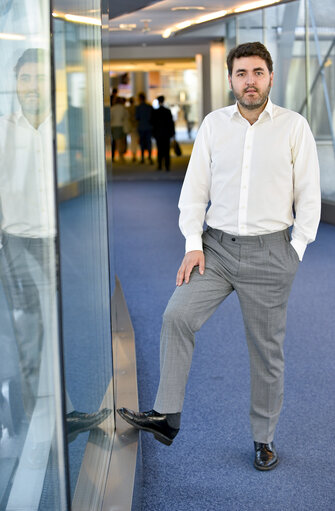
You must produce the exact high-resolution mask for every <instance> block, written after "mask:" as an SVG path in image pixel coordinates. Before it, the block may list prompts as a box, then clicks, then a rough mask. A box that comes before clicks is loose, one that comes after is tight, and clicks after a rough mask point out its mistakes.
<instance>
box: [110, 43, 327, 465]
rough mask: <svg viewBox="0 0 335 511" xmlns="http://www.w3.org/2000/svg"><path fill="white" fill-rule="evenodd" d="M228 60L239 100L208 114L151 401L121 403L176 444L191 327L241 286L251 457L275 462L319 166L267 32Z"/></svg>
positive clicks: (186, 199)
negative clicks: (284, 90) (133, 406)
mask: <svg viewBox="0 0 335 511" xmlns="http://www.w3.org/2000/svg"><path fill="white" fill-rule="evenodd" d="M227 64H228V79H229V84H230V87H231V90H232V91H233V93H234V96H235V98H236V104H235V105H232V106H229V107H226V108H221V109H219V110H216V111H214V112H212V113H211V114H209V115H208V116H207V117H206V118H205V120H204V122H203V123H202V126H201V127H200V129H199V132H198V135H197V138H196V141H195V144H194V148H193V152H192V156H191V159H190V163H189V167H188V170H187V174H186V177H185V181H184V184H183V188H182V192H181V197H180V201H179V208H180V211H181V213H180V228H181V230H182V232H183V234H184V236H185V237H186V255H185V257H184V259H183V261H182V264H181V266H180V268H179V271H178V274H177V288H176V290H175V292H174V294H173V296H172V298H171V300H170V302H169V304H168V306H167V309H166V311H165V314H164V321H163V327H162V335H161V377H160V384H159V388H158V393H157V396H156V401H155V404H154V409H153V410H150V411H149V412H144V413H135V412H132V411H130V410H127V409H120V410H119V413H120V415H121V417H123V418H124V419H125V420H126V421H127V422H129V423H130V424H132V425H133V426H135V427H137V428H140V429H143V430H146V431H150V432H152V433H154V435H155V437H156V438H157V439H158V440H160V441H162V442H164V443H166V444H171V443H172V441H173V439H174V437H175V436H176V435H177V433H178V431H179V420H180V412H181V411H182V405H183V399H184V391H185V385H186V381H187V376H188V372H189V368H190V364H191V358H192V353H193V347H194V333H195V332H196V331H197V330H199V328H200V327H201V325H202V324H203V323H204V322H205V321H206V320H207V319H208V317H209V316H210V315H211V314H212V313H213V312H214V310H215V309H216V308H217V307H218V305H219V304H220V303H221V302H222V301H223V300H224V299H225V298H226V297H227V296H228V295H229V294H230V293H231V292H232V291H236V293H237V295H238V298H239V302H240V306H241V309H242V314H243V320H244V324H245V331H246V338H247V344H248V348H249V355H250V377H251V407H250V421H251V430H252V435H253V440H254V448H255V460H254V466H255V467H256V468H257V469H259V470H270V469H272V468H274V467H275V466H276V465H277V463H278V455H277V452H276V449H275V447H274V443H273V438H274V433H275V428H276V424H277V421H278V418H279V413H280V410H281V406H282V400H283V374H284V359H283V342H284V335H285V327H286V307H287V301H288V297H289V292H290V289H291V285H292V282H293V279H294V275H295V273H296V270H297V267H298V264H299V260H300V261H301V260H302V258H303V254H304V251H305V248H306V245H307V244H308V243H309V242H311V241H313V240H314V239H315V236H316V231H317V227H318V223H319V218H320V186H319V167H318V159H317V152H316V145H315V141H314V139H313V136H312V134H311V131H310V129H309V126H308V124H307V122H306V120H305V119H304V118H303V117H302V116H300V115H299V114H297V113H295V112H292V111H289V110H287V109H284V108H281V107H279V106H276V105H274V104H273V103H272V102H271V100H270V99H269V93H270V90H271V87H272V83H273V70H272V59H271V56H270V54H269V52H268V51H267V49H266V48H265V47H264V46H263V45H262V44H261V43H259V42H255V43H245V44H241V45H239V46H237V47H236V48H234V49H232V50H231V51H230V53H229V55H228V58H227ZM209 201H210V203H211V205H210V207H209V209H208V211H206V209H207V205H208V202H209ZM293 206H294V211H295V216H293ZM204 220H205V221H206V223H207V225H208V228H207V230H206V231H205V232H204V233H203V232H202V227H203V222H204ZM291 225H293V229H292V238H291V239H290V234H289V231H288V228H289V227H290V226H291Z"/></svg>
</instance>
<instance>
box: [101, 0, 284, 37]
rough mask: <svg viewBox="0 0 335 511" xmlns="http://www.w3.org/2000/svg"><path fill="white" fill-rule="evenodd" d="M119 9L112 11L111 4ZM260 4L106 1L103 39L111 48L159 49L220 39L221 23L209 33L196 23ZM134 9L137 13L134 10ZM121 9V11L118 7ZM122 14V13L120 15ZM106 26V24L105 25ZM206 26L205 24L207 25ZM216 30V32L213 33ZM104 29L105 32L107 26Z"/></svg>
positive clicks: (251, 1) (245, 0)
mask: <svg viewBox="0 0 335 511" xmlns="http://www.w3.org/2000/svg"><path fill="white" fill-rule="evenodd" d="M280 1H281V0H277V1H276V0H273V1H272V2H271V0H264V3H266V4H267V5H269V4H270V3H279V2H280ZM116 3H117V4H118V7H115V6H114V7H113V4H116ZM261 3H263V2H261V1H257V2H255V1H254V0H209V1H207V0H200V1H197V0H160V1H148V0H143V1H140V0H122V2H116V1H115V0H109V5H110V12H109V17H110V18H111V19H109V21H108V22H107V23H108V36H107V37H105V38H104V40H105V43H104V44H106V45H109V46H110V47H112V46H118V47H119V46H157V45H159V46H161V45H169V44H178V45H179V44H193V43H195V42H197V43H199V42H201V40H202V39H204V40H205V39H206V40H209V39H214V38H215V37H220V35H221V37H222V36H223V34H222V23H220V22H218V21H216V22H215V21H211V22H210V25H211V30H204V29H203V28H202V29H201V30H199V28H200V26H201V27H204V24H201V25H200V24H199V23H195V22H196V21H199V18H201V17H203V16H209V15H212V14H213V13H216V12H218V11H221V13H222V11H223V10H227V11H229V12H232V11H233V9H238V8H246V9H248V10H249V9H250V6H252V5H253V6H255V5H260V4H261ZM135 5H136V9H134V7H135ZM121 6H122V7H121ZM139 6H141V8H139ZM121 11H123V13H122V14H121ZM105 23H106V22H105ZM181 23H184V24H185V25H187V24H190V23H194V25H193V26H191V27H187V28H186V29H184V30H177V31H175V26H176V25H177V24H181ZM207 25H208V23H207ZM216 27H217V29H216ZM104 28H106V29H107V26H106V24H105V25H104ZM169 28H170V29H171V35H170V37H168V38H164V37H163V36H162V34H163V33H164V32H165V31H166V30H167V29H169Z"/></svg>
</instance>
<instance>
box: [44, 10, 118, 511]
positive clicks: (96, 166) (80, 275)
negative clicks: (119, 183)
mask: <svg viewBox="0 0 335 511" xmlns="http://www.w3.org/2000/svg"><path fill="white" fill-rule="evenodd" d="M78 4H80V5H78V7H77V8H76V9H74V6H73V5H71V7H69V8H66V9H64V2H58V1H57V0H56V1H54V2H53V9H54V12H53V34H54V40H53V43H54V60H55V86H56V97H55V100H56V105H55V106H56V133H57V175H58V186H59V196H60V198H62V199H63V200H62V201H61V202H60V204H59V234H60V268H61V291H62V327H63V343H64V360H65V381H66V393H67V410H66V411H67V415H66V420H67V422H68V421H70V422H71V420H72V418H73V419H74V420H76V418H77V417H78V420H79V422H81V421H82V422H83V424H82V427H80V428H79V432H80V434H79V435H78V434H77V431H78V430H77V429H76V428H75V431H74V434H72V433H73V431H72V429H71V428H72V427H71V425H70V424H68V426H69V427H70V430H68V431H70V434H69V435H68V441H69V444H68V448H69V451H68V452H69V470H70V485H71V497H72V499H75V501H76V499H80V496H79V494H80V492H81V491H82V488H80V487H78V486H77V480H78V476H79V473H80V470H83V471H84V470H86V469H87V467H86V468H84V467H82V462H83V459H84V456H85V454H86V455H88V456H90V467H89V470H90V473H89V477H88V478H87V479H86V481H90V482H91V485H92V486H91V488H88V487H86V488H85V492H86V497H87V498H88V493H89V491H90V490H91V491H92V493H94V491H95V490H96V488H97V487H99V486H100V485H103V482H102V481H101V479H100V478H101V477H104V475H106V473H107V470H106V469H107V467H108V463H109V456H110V450H111V442H112V438H113V432H114V411H113V383H112V376H113V372H112V345H111V317H110V316H111V311H110V283H109V261H108V236H107V233H108V229H107V206H106V169H105V148H104V122H103V103H104V101H103V72H102V52H101V11H100V0H95V1H92V0H91V1H87V2H85V1H81V2H78ZM82 414H84V415H82ZM85 414H90V416H91V417H92V421H93V422H92V424H91V422H90V420H89V421H88V423H87V421H86V417H85ZM82 417H83V419H82ZM95 417H97V421H94V418H95ZM97 426H98V427H97ZM92 445H95V446H98V447H99V449H100V451H99V459H95V461H94V459H92V456H91V454H90V453H91V448H92ZM88 484H89V483H88ZM88 501H89V499H88ZM74 506H75V507H77V504H74Z"/></svg>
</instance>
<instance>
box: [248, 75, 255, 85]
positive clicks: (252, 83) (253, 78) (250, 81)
mask: <svg viewBox="0 0 335 511" xmlns="http://www.w3.org/2000/svg"><path fill="white" fill-rule="evenodd" d="M246 78H247V85H254V83H255V77H254V75H253V74H248V75H247V76H246Z"/></svg>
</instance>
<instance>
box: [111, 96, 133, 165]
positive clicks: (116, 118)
mask: <svg viewBox="0 0 335 511" xmlns="http://www.w3.org/2000/svg"><path fill="white" fill-rule="evenodd" d="M128 118H129V115H128V111H127V109H126V107H125V106H124V103H123V98H121V97H120V96H119V97H117V98H116V101H115V103H114V105H113V106H112V107H111V111H110V121H111V130H112V138H113V141H114V142H115V150H116V151H117V152H118V155H119V161H120V162H122V163H123V162H124V161H125V160H124V153H125V138H126V136H127V135H126V133H127V128H128ZM112 161H114V156H113V157H112Z"/></svg>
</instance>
